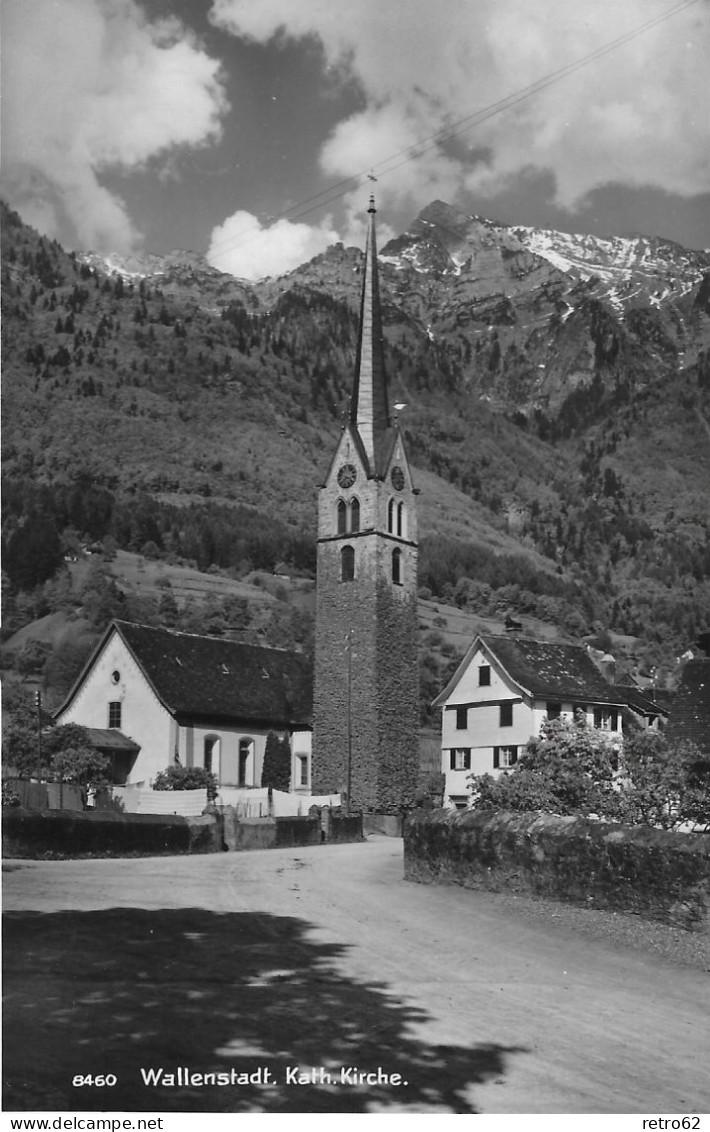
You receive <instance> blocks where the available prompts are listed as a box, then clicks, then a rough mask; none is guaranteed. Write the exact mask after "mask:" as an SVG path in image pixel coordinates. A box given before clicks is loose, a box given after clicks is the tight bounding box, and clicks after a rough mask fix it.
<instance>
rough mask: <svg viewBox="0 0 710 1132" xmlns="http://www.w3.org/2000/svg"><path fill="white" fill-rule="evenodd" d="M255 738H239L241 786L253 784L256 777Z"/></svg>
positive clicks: (239, 783)
mask: <svg viewBox="0 0 710 1132" xmlns="http://www.w3.org/2000/svg"><path fill="white" fill-rule="evenodd" d="M253 756H254V740H253V739H240V740H239V782H238V785H239V786H251V785H252V784H253V779H254V758H253Z"/></svg>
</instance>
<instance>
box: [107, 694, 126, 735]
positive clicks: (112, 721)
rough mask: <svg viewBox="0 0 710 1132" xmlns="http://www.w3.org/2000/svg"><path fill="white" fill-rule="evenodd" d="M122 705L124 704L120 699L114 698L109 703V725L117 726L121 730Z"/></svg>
mask: <svg viewBox="0 0 710 1132" xmlns="http://www.w3.org/2000/svg"><path fill="white" fill-rule="evenodd" d="M122 706H123V705H122V703H121V701H120V700H113V701H112V702H111V703H110V704H109V705H108V725H109V727H115V728H116V729H117V730H119V731H120V729H121V708H122Z"/></svg>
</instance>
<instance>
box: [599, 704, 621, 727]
mask: <svg viewBox="0 0 710 1132" xmlns="http://www.w3.org/2000/svg"><path fill="white" fill-rule="evenodd" d="M594 726H595V727H598V728H599V730H600V731H617V730H618V728H619V713H618V712H617V711H613V710H612V709H611V708H601V707H595V709H594Z"/></svg>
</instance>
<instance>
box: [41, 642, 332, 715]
mask: <svg viewBox="0 0 710 1132" xmlns="http://www.w3.org/2000/svg"><path fill="white" fill-rule="evenodd" d="M113 632H116V633H118V635H119V636H120V637H121V639H122V640H123V642H124V644H125V645H126V647H127V648H128V649H129V651H130V652H131V654H132V655H133V657H134V659H135V661H136V663H137V664H138V666H139V668H140V669H141V671H142V672H143V675H144V676H145V678H146V680H147V681H148V683H149V684H150V685H151V687H152V689H153V691H154V692H155V694H156V696H157V697H158V699H159V700H160V701H161V703H162V704H163V706H164V707H165V708H166V709H167V710H168V711H169V712H170V714H171V715H173V716H176V717H177V716H192V717H196V718H201V719H214V720H239V721H244V722H251V723H263V724H272V725H274V726H284V727H285V726H303V727H309V726H310V725H311V720H312V711H313V688H312V674H311V666H310V664H309V663H308V662H307V661H306V659H305V657H303V656H301V655H300V654H299V653H293V652H285V651H282V650H280V649H267V648H261V647H259V646H258V645H245V644H242V643H240V642H238V641H228V640H221V639H218V638H216V637H201V636H198V635H197V634H193V633H177V632H174V631H173V630H171V629H155V628H152V627H151V626H148V625H136V624H134V623H132V622H130V621H114V622H113V624H112V625H111V626H110V628H109V629H108V630H107V632H106V634H105V635H104V638H103V640H102V641H101V643H100V644H99V646H98V648H97V650H96V652H95V653H94V656H93V657H92V658H91V661H90V662H89V664H88V665H87V667H86V668H85V669H84V672H83V673H82V674H81V676H80V677H79V679H78V681H77V683H76V684H75V685H74V688H73V689H72V691H71V692H70V694H69V697H68V698H67V700H66V701H65V703H64V704H62V706H61V708H60V709H59V712H58V713H57V714H59V713H61V712H62V711H65V710H66V708H67V707H68V705H69V703H70V702H71V700H72V699H73V698H74V696H75V695H76V692H77V691H78V689H79V687H80V686H81V684H82V683H83V681H84V679H85V677H86V674H87V672H88V671H89V670H90V668H91V667H92V666H93V663H94V660H95V658H96V657H97V656H98V654H99V652H100V651H101V650H102V649H103V647H104V645H105V642H106V641H107V640H108V637H109V636H110V634H111V633H113Z"/></svg>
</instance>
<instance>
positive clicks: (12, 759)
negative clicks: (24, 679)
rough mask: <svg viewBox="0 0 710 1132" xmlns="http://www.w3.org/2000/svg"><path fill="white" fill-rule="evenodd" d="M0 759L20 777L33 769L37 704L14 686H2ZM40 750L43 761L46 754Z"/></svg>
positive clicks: (36, 738)
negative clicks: (0, 744)
mask: <svg viewBox="0 0 710 1132" xmlns="http://www.w3.org/2000/svg"><path fill="white" fill-rule="evenodd" d="M2 698H3V705H2V706H3V712H2V760H3V763H4V764H5V765H6V766H8V767H13V768H14V769H15V770H16V771H17V773H18V774H19V775H20V776H21V777H23V778H24V777H29V776H30V775H33V774H35V773H36V772H37V760H38V754H39V752H38V732H37V707H36V705H35V703H34V702H33V701H32V700H31V699H30V697H29V696H27V695H26V694H25V693H24V692H22V690H21V689H20V688H18V687H17V686H16V685H15V686H13V685H9V686H8V687H6V688H3V697H2ZM42 753H43V760H42V761H43V763H46V755H45V754H44V751H43V752H42Z"/></svg>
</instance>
